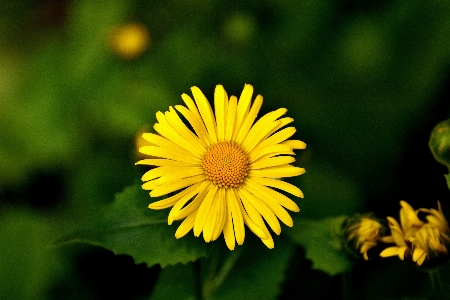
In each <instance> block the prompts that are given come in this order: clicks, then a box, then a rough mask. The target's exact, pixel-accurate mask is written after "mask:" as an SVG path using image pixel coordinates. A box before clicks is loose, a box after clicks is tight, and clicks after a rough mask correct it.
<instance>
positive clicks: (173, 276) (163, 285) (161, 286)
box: [150, 264, 198, 300]
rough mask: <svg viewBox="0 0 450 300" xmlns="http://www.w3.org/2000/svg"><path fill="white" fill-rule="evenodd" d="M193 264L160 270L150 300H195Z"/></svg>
mask: <svg viewBox="0 0 450 300" xmlns="http://www.w3.org/2000/svg"><path fill="white" fill-rule="evenodd" d="M195 281H196V276H195V268H194V264H186V265H182V264H177V265H175V266H168V267H167V268H164V269H162V270H161V273H160V274H159V277H158V281H157V282H156V285H155V287H154V289H153V293H152V295H151V297H150V299H151V300H165V299H167V300H170V299H178V300H193V299H197V294H198V293H197V291H196V287H197V286H198V284H197V285H196V282H195Z"/></svg>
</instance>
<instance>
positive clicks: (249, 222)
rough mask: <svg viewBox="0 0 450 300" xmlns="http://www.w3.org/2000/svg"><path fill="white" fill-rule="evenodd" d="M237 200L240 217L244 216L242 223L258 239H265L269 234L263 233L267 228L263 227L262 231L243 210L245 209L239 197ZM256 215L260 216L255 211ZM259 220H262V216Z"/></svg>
mask: <svg viewBox="0 0 450 300" xmlns="http://www.w3.org/2000/svg"><path fill="white" fill-rule="evenodd" d="M237 202H238V204H239V208H240V210H241V214H242V217H243V218H244V223H245V224H246V225H247V227H248V228H249V229H250V230H251V231H252V232H253V233H254V234H255V235H256V236H257V237H259V238H260V239H267V238H268V236H270V234H269V235H267V234H266V233H265V231H266V232H268V230H267V228H265V229H266V230H265V231H264V230H262V229H261V228H260V227H259V226H258V225H256V223H255V222H254V221H253V220H252V219H251V218H250V217H249V216H248V214H247V212H246V211H245V209H244V207H243V205H242V201H241V200H240V199H238V201H237ZM249 205H250V204H249ZM256 213H257V212H256ZM257 215H258V216H259V218H261V215H260V214H258V213H257ZM261 222H264V221H263V220H262V218H261ZM264 227H265V225H264Z"/></svg>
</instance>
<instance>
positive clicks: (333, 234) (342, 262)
mask: <svg viewBox="0 0 450 300" xmlns="http://www.w3.org/2000/svg"><path fill="white" fill-rule="evenodd" d="M345 219H346V217H345V216H340V217H334V218H326V219H322V220H297V221H296V223H295V226H294V227H292V228H289V229H288V230H286V232H287V234H288V235H289V236H290V237H291V239H292V240H293V241H294V242H296V243H298V244H299V245H301V246H302V247H304V249H305V252H306V258H308V259H309V260H311V261H312V263H313V265H312V268H313V269H316V270H321V271H324V272H326V273H328V274H329V275H331V276H333V275H336V274H339V273H344V272H346V271H348V270H349V269H350V268H351V267H352V260H351V259H350V258H349V257H348V256H347V253H346V252H345V250H344V248H343V246H342V244H341V238H340V231H341V226H342V222H343V221H344V220H345Z"/></svg>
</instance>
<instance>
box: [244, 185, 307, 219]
mask: <svg viewBox="0 0 450 300" xmlns="http://www.w3.org/2000/svg"><path fill="white" fill-rule="evenodd" d="M261 179H262V182H264V179H266V178H258V177H254V178H251V179H250V178H247V180H246V184H248V185H249V186H251V187H252V188H253V189H255V190H258V191H259V192H260V193H261V194H264V195H265V196H266V197H267V198H268V199H270V200H272V201H275V202H276V203H278V204H280V205H282V206H284V207H286V208H287V209H289V210H290V211H293V212H299V211H300V208H299V207H298V206H297V204H296V203H295V202H294V201H292V200H291V199H290V198H288V197H286V196H285V195H283V194H281V193H279V192H277V191H274V190H272V189H271V188H268V187H266V186H265V185H263V184H261V181H259V182H258V180H261ZM269 180H273V181H275V179H269ZM276 181H279V182H283V181H280V180H276ZM283 183H286V182H283ZM286 184H288V183H286ZM288 185H289V184H288ZM294 188H295V187H294Z"/></svg>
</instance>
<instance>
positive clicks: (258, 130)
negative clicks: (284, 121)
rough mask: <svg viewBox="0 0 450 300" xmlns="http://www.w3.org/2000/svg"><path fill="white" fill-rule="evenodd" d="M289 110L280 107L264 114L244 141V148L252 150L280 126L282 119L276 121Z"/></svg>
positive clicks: (247, 150) (248, 150)
mask: <svg viewBox="0 0 450 300" xmlns="http://www.w3.org/2000/svg"><path fill="white" fill-rule="evenodd" d="M286 112H287V109H285V108H279V109H277V110H275V111H272V112H269V113H267V114H265V115H264V116H262V117H261V118H260V119H259V120H258V121H257V122H256V123H255V124H254V125H253V126H252V128H251V129H250V131H249V133H248V135H247V137H246V138H245V139H244V141H242V148H243V149H244V150H245V151H246V152H250V151H251V150H252V149H253V148H254V147H255V146H256V145H257V144H258V143H259V142H260V141H261V140H262V139H263V138H264V137H265V136H267V134H269V132H271V131H272V130H273V129H275V128H276V127H278V126H279V125H280V123H281V121H276V120H277V119H278V118H279V117H281V116H282V115H284V114H285V113H286Z"/></svg>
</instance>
